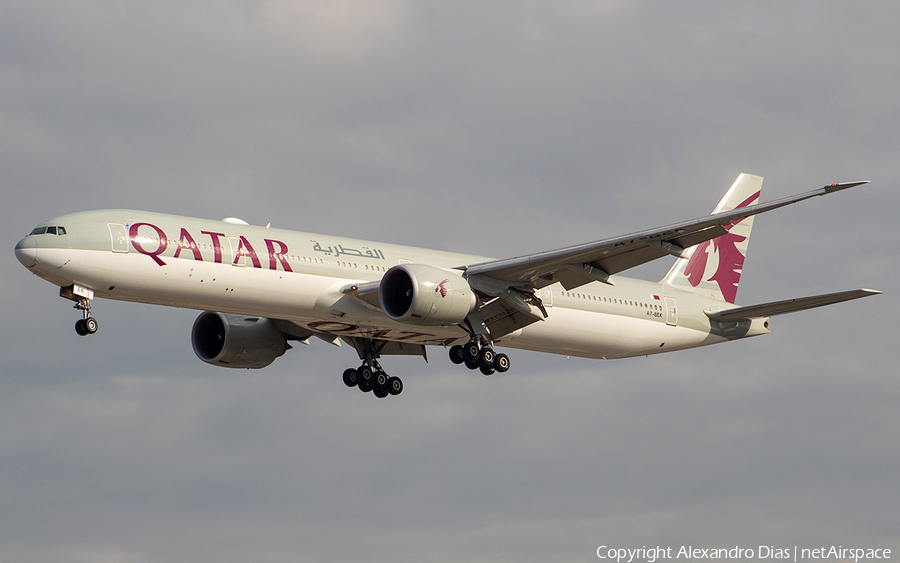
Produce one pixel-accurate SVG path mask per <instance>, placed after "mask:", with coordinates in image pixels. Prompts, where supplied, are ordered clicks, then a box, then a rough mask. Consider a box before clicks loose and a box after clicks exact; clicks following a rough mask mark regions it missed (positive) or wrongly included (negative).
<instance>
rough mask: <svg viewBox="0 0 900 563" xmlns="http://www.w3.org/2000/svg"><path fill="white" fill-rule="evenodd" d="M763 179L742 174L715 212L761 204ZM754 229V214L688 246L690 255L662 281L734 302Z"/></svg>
mask: <svg viewBox="0 0 900 563" xmlns="http://www.w3.org/2000/svg"><path fill="white" fill-rule="evenodd" d="M762 182H763V179H762V176H754V175H752V174H741V175H740V176H738V178H737V180H735V181H734V184H732V185H731V188H730V189H729V190H728V192H727V193H726V194H725V197H723V198H722V201H720V202H719V205H717V206H716V208H715V209H714V210H713V212H712V214H713V215H715V214H717V213H722V212H725V211H731V210H733V209H739V208H741V207H747V206H750V205H753V204H755V203H758V202H759V192H760V190H761V189H762ZM752 228H753V216H751V217H747V218H745V219H742V220H740V221H738V222H737V223H734V224H732V225H731V226H729V227H726V229H727V230H728V233H727V234H724V235H722V236H720V237H718V238H714V239H712V240H710V241H707V242H704V243H701V244H698V245H696V246H693V247H691V248H689V249H688V255H687V258H680V259H679V260H678V262H676V263H675V265H674V266H672V269H671V270H669V273H668V274H666V277H665V278H663V280H662V283H664V284H668V285H671V286H673V287H677V288H680V289H686V290H688V291H693V292H695V293H699V294H701V295H705V296H707V297H713V298H716V299H720V300H722V301H727V302H728V303H734V299H735V297H736V296H737V288H738V283H739V282H740V281H741V272H742V271H743V269H744V257H745V256H746V255H747V245H748V244H749V242H750V229H752Z"/></svg>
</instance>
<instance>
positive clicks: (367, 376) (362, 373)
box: [356, 364, 375, 391]
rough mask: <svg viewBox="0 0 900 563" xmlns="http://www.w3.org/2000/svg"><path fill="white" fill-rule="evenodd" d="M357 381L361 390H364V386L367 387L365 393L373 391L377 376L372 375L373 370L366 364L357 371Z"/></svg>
mask: <svg viewBox="0 0 900 563" xmlns="http://www.w3.org/2000/svg"><path fill="white" fill-rule="evenodd" d="M356 381H357V384H358V385H359V388H360V389H362V388H363V384H365V385H366V389H363V390H364V391H368V390H370V389H372V387H373V386H374V384H375V375H374V374H373V373H372V368H370V367H369V366H367V365H365V364H363V365H361V366H359V369H358V370H356Z"/></svg>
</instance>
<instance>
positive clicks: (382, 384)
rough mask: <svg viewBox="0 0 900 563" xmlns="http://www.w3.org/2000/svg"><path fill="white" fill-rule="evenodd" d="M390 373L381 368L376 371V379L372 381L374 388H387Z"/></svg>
mask: <svg viewBox="0 0 900 563" xmlns="http://www.w3.org/2000/svg"><path fill="white" fill-rule="evenodd" d="M387 385H388V374H386V373H384V372H383V371H381V370H378V371H376V372H375V379H374V380H373V381H372V388H373V389H387Z"/></svg>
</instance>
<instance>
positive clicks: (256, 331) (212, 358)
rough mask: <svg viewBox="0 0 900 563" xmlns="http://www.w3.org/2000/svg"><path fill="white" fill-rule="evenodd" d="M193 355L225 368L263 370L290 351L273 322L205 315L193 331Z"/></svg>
mask: <svg viewBox="0 0 900 563" xmlns="http://www.w3.org/2000/svg"><path fill="white" fill-rule="evenodd" d="M191 345H192V346H193V347H194V353H195V354H197V357H198V358H200V359H201V360H203V361H204V362H206V363H208V364H210V365H214V366H219V367H226V368H248V369H250V368H252V369H258V368H264V367H266V366H268V365H269V364H271V363H272V362H274V361H275V358H278V357H279V356H281V355H282V354H284V353H285V352H286V351H287V350H288V349H289V348H290V347H289V346H288V343H287V341H286V340H285V338H284V335H283V334H282V333H281V331H280V330H278V327H276V326H275V323H273V322H272V321H271V320H269V319H266V318H260V317H247V316H244V315H229V314H225V313H213V312H211V311H206V312H204V313H201V314H200V316H199V317H197V320H196V321H194V328H193V329H192V330H191Z"/></svg>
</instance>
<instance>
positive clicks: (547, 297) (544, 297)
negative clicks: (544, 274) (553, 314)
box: [538, 286, 553, 307]
mask: <svg viewBox="0 0 900 563" xmlns="http://www.w3.org/2000/svg"><path fill="white" fill-rule="evenodd" d="M551 287H552V286H547V287H544V288H542V289H541V290H540V291H539V292H538V297H539V298H540V300H541V302H543V303H544V307H552V306H553V291H552V290H551V289H550V288H551Z"/></svg>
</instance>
